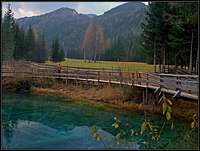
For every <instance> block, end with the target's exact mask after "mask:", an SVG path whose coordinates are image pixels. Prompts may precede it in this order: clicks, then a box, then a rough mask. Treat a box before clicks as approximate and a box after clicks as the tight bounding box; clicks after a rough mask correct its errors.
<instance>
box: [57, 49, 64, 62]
mask: <svg viewBox="0 0 200 151" xmlns="http://www.w3.org/2000/svg"><path fill="white" fill-rule="evenodd" d="M64 60H65V53H64V50H63V47H61V48H60V50H59V58H58V61H64Z"/></svg>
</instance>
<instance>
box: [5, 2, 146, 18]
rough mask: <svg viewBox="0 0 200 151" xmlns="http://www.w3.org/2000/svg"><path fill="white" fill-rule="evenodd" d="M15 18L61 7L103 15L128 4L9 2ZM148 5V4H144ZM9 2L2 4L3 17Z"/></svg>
mask: <svg viewBox="0 0 200 151" xmlns="http://www.w3.org/2000/svg"><path fill="white" fill-rule="evenodd" d="M9 3H10V4H11V8H12V10H13V12H14V17H15V18H21V17H30V16H37V15H42V14H45V13H48V12H51V11H54V10H56V9H58V8H61V7H68V8H72V9H75V10H76V11H77V12H78V13H82V14H96V15H101V14H103V13H104V12H106V11H108V10H110V9H112V8H114V7H116V6H119V5H121V4H124V3H126V2H9ZM143 3H144V4H147V2H143ZM7 4H8V2H2V11H3V12H2V15H3V14H4V13H5V10H6V7H7Z"/></svg>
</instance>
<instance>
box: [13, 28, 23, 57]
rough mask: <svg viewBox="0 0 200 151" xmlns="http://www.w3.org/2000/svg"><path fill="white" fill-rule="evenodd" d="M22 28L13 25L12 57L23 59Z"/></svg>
mask: <svg viewBox="0 0 200 151" xmlns="http://www.w3.org/2000/svg"><path fill="white" fill-rule="evenodd" d="M24 36H25V35H24V30H23V29H20V28H19V26H18V25H17V24H16V25H15V38H14V41H15V49H14V54H13V57H14V59H17V60H18V59H25V55H24V54H25V47H24V46H25V41H24V38H25V37H24Z"/></svg>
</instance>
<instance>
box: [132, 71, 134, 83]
mask: <svg viewBox="0 0 200 151" xmlns="http://www.w3.org/2000/svg"><path fill="white" fill-rule="evenodd" d="M134 83H135V73H132V85H134Z"/></svg>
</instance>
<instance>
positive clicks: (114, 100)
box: [32, 84, 198, 121]
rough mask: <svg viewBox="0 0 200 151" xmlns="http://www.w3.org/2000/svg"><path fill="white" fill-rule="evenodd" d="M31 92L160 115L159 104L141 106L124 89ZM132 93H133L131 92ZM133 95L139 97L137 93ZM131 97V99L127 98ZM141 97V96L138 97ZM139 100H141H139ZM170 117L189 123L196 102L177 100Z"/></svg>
mask: <svg viewBox="0 0 200 151" xmlns="http://www.w3.org/2000/svg"><path fill="white" fill-rule="evenodd" d="M32 92H33V93H35V94H46V95H53V96H63V97H66V98H70V99H72V100H79V101H80V100H81V101H89V102H91V103H97V102H98V103H106V104H108V105H109V106H111V107H115V108H119V109H125V110H145V111H148V112H151V113H157V114H161V115H162V108H161V107H162V106H161V105H160V104H155V103H154V104H147V105H143V103H142V102H141V101H138V100H135V99H136V98H137V97H138V96H137V97H134V96H132V95H130V94H128V93H127V92H126V91H125V90H124V88H116V87H111V86H106V87H100V88H99V87H83V86H80V85H79V86H75V85H71V84H70V85H68V86H66V85H62V84H59V85H54V86H52V87H50V88H38V87H34V88H33V89H32ZM132 93H133V92H132ZM135 95H139V94H138V92H137V93H135ZM129 97H131V98H129ZM139 97H141V96H139ZM140 100H141V98H140ZM172 103H173V106H172V110H173V112H172V117H174V118H181V119H184V120H187V121H191V119H192V116H193V115H194V114H195V113H197V111H198V104H197V103H196V102H192V101H188V100H182V99H178V100H175V101H172Z"/></svg>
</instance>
